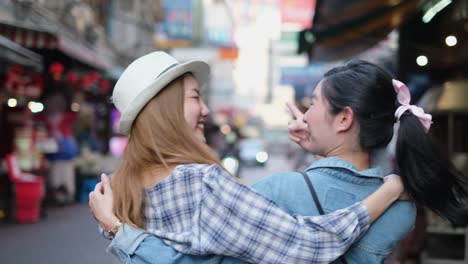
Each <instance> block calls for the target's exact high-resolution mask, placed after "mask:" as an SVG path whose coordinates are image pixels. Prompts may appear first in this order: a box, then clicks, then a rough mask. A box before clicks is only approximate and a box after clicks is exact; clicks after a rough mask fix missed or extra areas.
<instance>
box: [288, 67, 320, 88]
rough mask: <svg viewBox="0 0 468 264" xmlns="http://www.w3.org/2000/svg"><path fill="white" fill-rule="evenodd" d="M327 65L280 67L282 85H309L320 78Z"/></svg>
mask: <svg viewBox="0 0 468 264" xmlns="http://www.w3.org/2000/svg"><path fill="white" fill-rule="evenodd" d="M326 68H327V66H326V65H322V64H319V65H317V66H315V65H314V66H306V67H281V69H280V71H281V79H280V83H281V84H282V85H292V86H296V85H310V84H315V83H317V82H318V81H320V79H321V78H322V76H323V74H324V73H325V70H326Z"/></svg>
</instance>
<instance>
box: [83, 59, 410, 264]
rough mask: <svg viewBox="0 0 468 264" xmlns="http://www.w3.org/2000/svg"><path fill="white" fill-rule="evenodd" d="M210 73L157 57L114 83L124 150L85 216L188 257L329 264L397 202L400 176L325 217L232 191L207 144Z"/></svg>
mask: <svg viewBox="0 0 468 264" xmlns="http://www.w3.org/2000/svg"><path fill="white" fill-rule="evenodd" d="M208 75H209V66H208V65H207V64H206V63H204V62H201V61H191V62H187V63H179V62H178V61H177V60H175V59H174V58H173V57H171V56H170V55H168V54H166V53H164V52H154V53H151V54H148V55H145V56H143V57H141V58H139V59H137V60H136V61H134V62H133V63H132V64H130V65H129V66H128V67H127V69H126V70H125V71H124V73H123V74H122V76H121V77H120V79H119V80H118V82H117V84H116V86H115V88H114V92H113V96H112V99H113V102H114V104H115V106H116V107H117V109H118V110H119V111H120V112H121V113H122V115H121V119H120V122H119V131H120V132H121V133H122V134H126V135H129V140H128V145H127V147H126V149H125V153H124V155H123V158H122V161H121V163H120V164H119V166H118V168H117V170H116V172H115V174H114V176H113V177H112V183H111V184H109V183H108V180H107V179H106V178H105V176H104V177H103V182H102V183H100V184H98V185H97V186H96V189H95V191H93V192H92V193H91V194H90V207H91V209H92V212H93V214H94V215H95V217H96V218H97V219H98V221H99V222H100V224H101V225H102V227H103V228H104V229H105V230H106V231H108V232H109V233H110V234H111V236H113V235H115V234H116V233H117V234H121V235H123V236H125V233H126V232H118V231H119V230H120V229H123V230H124V231H125V230H131V228H135V227H136V228H144V229H145V230H147V232H148V233H150V234H152V235H155V236H157V237H159V238H161V239H162V240H163V241H164V242H165V243H166V244H168V245H170V246H171V247H173V248H174V249H176V250H177V251H180V252H182V253H185V254H191V255H210V254H216V255H224V256H231V257H234V258H238V259H239V261H240V260H243V261H247V262H253V263H328V262H331V261H333V260H334V259H336V258H338V257H339V256H340V255H342V254H343V253H344V252H345V251H346V250H347V249H348V248H349V246H350V245H351V244H352V243H353V242H354V241H356V240H357V239H358V238H359V237H360V236H361V235H362V234H363V233H364V232H365V231H366V230H367V229H368V228H369V224H370V223H371V222H373V221H374V220H375V219H376V218H377V217H378V216H380V214H382V213H383V212H384V211H385V210H386V209H387V208H388V207H389V206H390V205H391V203H393V202H394V201H395V200H396V199H398V197H399V196H400V195H401V193H402V191H403V188H402V184H401V181H400V179H399V177H396V176H391V177H389V180H387V181H386V182H385V183H384V184H383V186H382V187H380V188H379V189H377V191H375V192H374V193H373V194H372V195H370V196H369V197H368V198H366V199H365V200H364V201H363V202H357V203H355V204H353V205H352V206H350V207H347V208H345V209H342V210H339V211H336V212H334V213H332V214H329V215H325V216H313V217H304V216H292V215H290V214H288V213H287V212H284V211H283V210H281V209H280V208H279V207H278V206H276V205H275V203H274V202H272V201H271V200H269V199H267V198H265V197H264V196H262V195H261V194H259V193H257V192H256V191H254V190H253V189H251V188H250V187H247V186H244V185H242V184H240V183H238V182H237V181H236V179H235V178H234V177H232V176H231V175H230V174H228V173H227V172H226V171H225V170H224V169H223V168H222V167H221V166H220V165H219V161H218V159H217V158H216V157H215V156H214V155H213V152H212V151H211V150H210V149H209V147H208V146H207V145H206V144H205V143H204V141H205V138H204V134H203V132H204V131H203V129H204V122H205V118H206V116H207V114H208V113H209V110H208V108H207V107H206V105H205V104H204V103H203V101H202V100H201V95H200V93H201V92H200V86H202V85H203V84H204V83H205V82H206V80H207V79H208ZM310 206H311V207H312V206H314V205H313V204H312V203H311V204H310ZM129 232H130V231H129ZM140 242H141V241H140ZM112 250H116V248H114V249H112ZM114 252H115V251H114ZM115 253H116V255H120V256H121V257H122V254H124V255H125V253H122V252H115ZM155 254H157V253H155ZM124 258H125V257H122V260H124ZM125 261H130V259H129V260H125Z"/></svg>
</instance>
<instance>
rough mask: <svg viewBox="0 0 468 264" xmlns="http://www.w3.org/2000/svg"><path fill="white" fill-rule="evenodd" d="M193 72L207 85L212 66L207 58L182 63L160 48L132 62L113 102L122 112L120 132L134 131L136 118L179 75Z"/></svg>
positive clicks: (116, 87) (124, 74)
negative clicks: (207, 61) (133, 126)
mask: <svg viewBox="0 0 468 264" xmlns="http://www.w3.org/2000/svg"><path fill="white" fill-rule="evenodd" d="M189 72H190V73H192V74H193V75H194V77H195V79H196V80H197V81H198V85H200V87H201V86H203V85H204V84H205V83H206V81H207V80H208V76H209V74H210V67H209V65H208V64H207V63H206V62H203V61H189V62H185V63H180V62H178V61H177V60H176V59H175V58H174V57H172V56H171V55H169V54H167V53H165V52H162V51H157V52H153V53H150V54H147V55H144V56H143V57H140V58H138V59H136V60H135V61H134V62H132V63H131V64H130V65H129V66H128V67H127V68H126V69H125V71H124V72H123V73H122V75H121V76H120V78H119V80H118V81H117V83H116V84H115V87H114V91H113V93H112V101H113V103H114V105H115V106H116V107H117V109H118V110H119V111H120V113H121V117H120V121H119V133H121V134H123V135H128V134H130V130H131V127H132V124H133V121H134V120H135V118H136V117H137V116H138V114H139V113H140V111H141V110H142V109H143V107H144V106H145V105H146V104H147V103H148V102H149V101H150V100H151V99H152V98H153V97H154V96H155V95H157V94H158V93H159V92H160V91H161V90H162V89H163V88H164V87H165V86H166V85H167V84H169V83H170V82H171V81H173V80H175V79H176V78H177V77H179V76H181V75H183V74H185V73H189Z"/></svg>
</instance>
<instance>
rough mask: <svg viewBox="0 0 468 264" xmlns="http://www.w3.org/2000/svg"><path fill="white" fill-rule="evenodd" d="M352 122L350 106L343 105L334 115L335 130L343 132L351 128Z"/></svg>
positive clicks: (352, 116) (352, 115)
mask: <svg viewBox="0 0 468 264" xmlns="http://www.w3.org/2000/svg"><path fill="white" fill-rule="evenodd" d="M353 122H354V111H353V109H351V107H349V106H347V107H345V108H344V109H343V110H342V111H341V112H340V113H338V114H337V115H336V120H335V125H336V128H337V132H345V131H348V130H349V129H351V127H352V126H353Z"/></svg>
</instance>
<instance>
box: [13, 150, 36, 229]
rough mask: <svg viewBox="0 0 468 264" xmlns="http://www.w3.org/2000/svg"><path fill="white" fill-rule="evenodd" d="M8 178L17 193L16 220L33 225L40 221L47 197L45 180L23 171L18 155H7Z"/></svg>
mask: <svg viewBox="0 0 468 264" xmlns="http://www.w3.org/2000/svg"><path fill="white" fill-rule="evenodd" d="M6 161H7V168H8V177H9V178H10V180H11V182H12V183H13V191H14V193H15V205H16V206H15V211H16V220H17V221H18V222H20V223H33V222H37V221H39V219H40V211H41V210H40V208H41V202H42V199H43V198H44V196H45V182H44V178H42V177H40V176H36V175H33V174H29V173H24V172H22V171H21V169H20V167H19V166H18V162H17V160H16V155H14V154H7V155H6Z"/></svg>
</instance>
